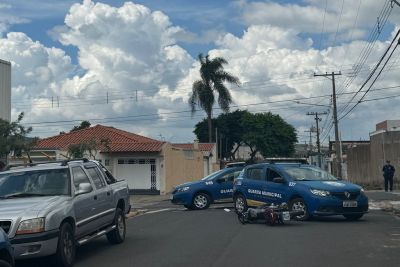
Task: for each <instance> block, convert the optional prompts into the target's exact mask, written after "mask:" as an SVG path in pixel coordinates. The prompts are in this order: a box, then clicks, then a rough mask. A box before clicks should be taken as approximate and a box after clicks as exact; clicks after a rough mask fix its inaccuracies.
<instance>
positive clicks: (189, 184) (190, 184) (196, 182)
mask: <svg viewBox="0 0 400 267" xmlns="http://www.w3.org/2000/svg"><path fill="white" fill-rule="evenodd" d="M202 182H203V181H194V182H187V183H184V184H180V185H178V186H176V187H175V188H181V187H185V186H193V185H197V184H200V183H202Z"/></svg>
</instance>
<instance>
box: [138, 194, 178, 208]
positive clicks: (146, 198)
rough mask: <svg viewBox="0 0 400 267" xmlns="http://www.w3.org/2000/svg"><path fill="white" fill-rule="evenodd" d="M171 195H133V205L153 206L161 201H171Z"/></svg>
mask: <svg viewBox="0 0 400 267" xmlns="http://www.w3.org/2000/svg"><path fill="white" fill-rule="evenodd" d="M169 198H170V195H169V194H168V195H131V197H130V201H131V204H132V205H134V206H136V205H138V204H153V203H157V202H161V201H169Z"/></svg>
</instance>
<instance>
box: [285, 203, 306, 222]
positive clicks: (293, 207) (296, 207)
mask: <svg viewBox="0 0 400 267" xmlns="http://www.w3.org/2000/svg"><path fill="white" fill-rule="evenodd" d="M289 210H290V211H303V212H304V215H299V216H296V217H295V219H296V220H298V221H306V220H308V219H310V214H309V213H308V210H307V205H306V203H305V202H304V199H302V198H295V199H293V200H292V201H290V203H289Z"/></svg>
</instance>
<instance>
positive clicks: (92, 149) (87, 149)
mask: <svg viewBox="0 0 400 267" xmlns="http://www.w3.org/2000/svg"><path fill="white" fill-rule="evenodd" d="M110 144H111V142H110V139H108V138H102V139H100V140H98V139H95V138H91V139H89V140H86V141H82V142H80V143H77V144H71V145H69V146H68V155H69V157H71V158H74V159H77V158H84V157H85V155H88V156H89V157H90V158H92V159H96V155H97V152H98V150H99V149H102V148H103V151H104V152H108V153H109V152H110V150H111V148H110Z"/></svg>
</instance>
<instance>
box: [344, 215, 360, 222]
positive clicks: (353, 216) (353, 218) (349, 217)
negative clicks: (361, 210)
mask: <svg viewBox="0 0 400 267" xmlns="http://www.w3.org/2000/svg"><path fill="white" fill-rule="evenodd" d="M343 216H344V217H345V218H346V220H349V221H357V220H358V219H360V218H361V217H362V216H364V214H346V215H343Z"/></svg>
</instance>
